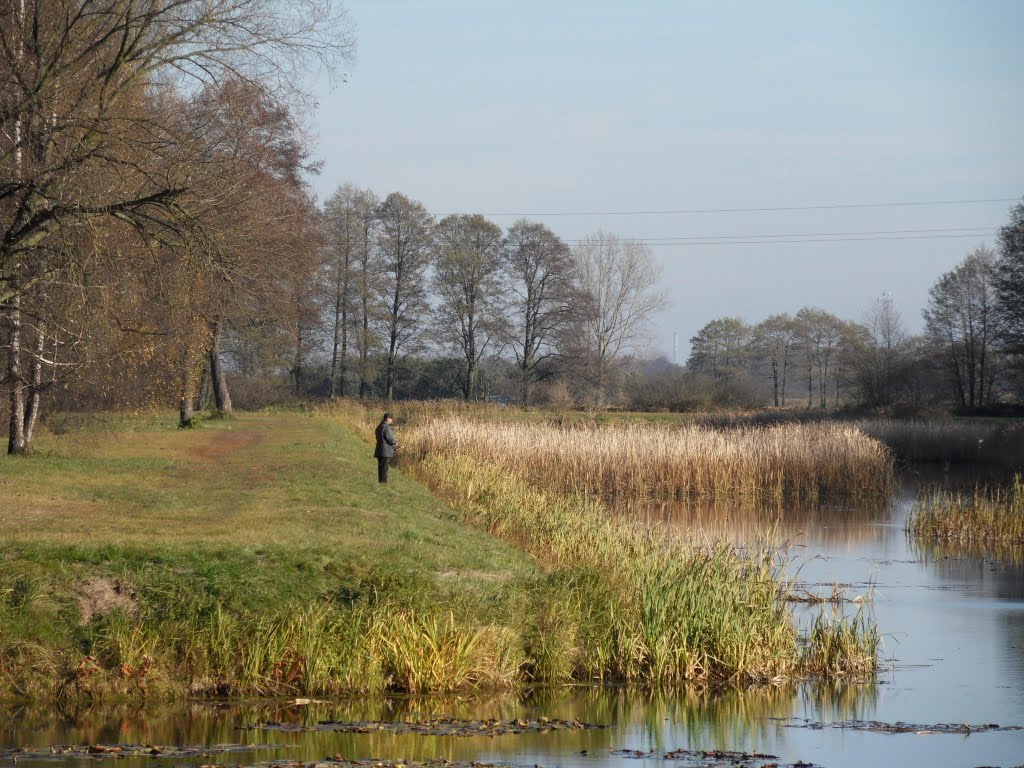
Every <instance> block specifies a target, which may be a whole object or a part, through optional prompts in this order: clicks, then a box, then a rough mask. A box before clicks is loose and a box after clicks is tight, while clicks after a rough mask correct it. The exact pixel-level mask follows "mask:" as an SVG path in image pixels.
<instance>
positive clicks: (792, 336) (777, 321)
mask: <svg viewBox="0 0 1024 768" xmlns="http://www.w3.org/2000/svg"><path fill="white" fill-rule="evenodd" d="M796 344H797V326H796V323H795V321H794V320H793V318H792V317H791V316H790V315H789V314H785V313H784V314H778V315H771V316H769V317H767V318H765V319H764V320H762V321H761V322H760V323H758V324H757V325H756V326H754V329H753V338H752V341H751V346H752V349H753V350H754V353H755V355H756V356H757V357H758V358H759V359H760V361H761V362H762V363H763V365H764V366H765V368H767V375H768V377H769V378H770V379H771V382H772V395H773V402H774V403H775V407H776V408H779V407H785V405H786V382H787V381H788V377H789V368H790V366H791V365H792V364H793V356H794V352H795V348H796Z"/></svg>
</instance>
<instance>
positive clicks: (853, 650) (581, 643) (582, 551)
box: [414, 455, 877, 688]
mask: <svg viewBox="0 0 1024 768" xmlns="http://www.w3.org/2000/svg"><path fill="white" fill-rule="evenodd" d="M414 471H415V472H417V473H419V474H420V475H421V476H422V478H423V479H424V480H425V481H427V482H429V483H431V484H432V485H433V486H434V487H435V488H436V489H437V490H438V491H439V492H440V493H442V494H444V495H446V496H447V497H448V499H449V501H450V503H451V504H452V505H453V506H454V507H456V508H457V509H459V510H460V511H461V512H462V514H463V515H465V517H466V519H467V520H468V521H469V522H471V523H473V524H475V525H478V526H481V527H483V528H485V529H487V530H490V531H491V532H492V533H494V534H496V535H499V536H501V537H503V538H505V539H507V540H510V541H513V542H515V543H517V544H518V545H519V546H521V547H523V548H524V549H526V550H527V551H528V552H530V553H531V554H532V555H533V556H534V557H536V558H537V559H538V560H540V561H541V562H543V563H547V564H548V565H549V567H550V568H552V569H553V574H552V578H554V579H556V580H558V579H561V581H562V583H561V584H560V585H556V587H555V588H554V589H553V590H550V591H549V592H548V595H549V597H550V596H555V599H556V602H555V604H554V605H552V606H550V610H549V611H548V613H547V616H546V617H542V619H541V620H540V621H539V622H538V624H537V626H536V627H535V628H534V630H533V637H532V638H528V640H527V643H526V651H527V656H528V658H529V659H531V662H532V664H533V665H534V668H533V669H531V670H529V671H530V674H531V676H532V677H533V679H536V680H540V681H547V682H567V681H570V680H581V681H582V680H588V681H600V682H626V683H639V684H643V685H648V686H652V687H658V688H674V687H678V686H680V685H683V684H685V683H686V682H694V681H703V682H713V683H721V682H733V683H743V684H746V683H752V682H767V681H776V680H781V679H786V678H790V677H793V676H801V675H805V674H809V675H814V676H818V677H835V676H839V675H859V674H866V673H868V672H870V671H873V670H874V666H873V664H874V661H873V659H874V656H873V655H872V654H873V650H874V649H875V648H876V647H877V632H876V631H875V630H874V628H873V627H867V626H866V625H865V626H857V627H848V626H845V625H844V628H845V630H846V631H847V632H848V634H849V635H850V637H852V638H854V639H855V641H854V642H852V643H850V644H847V645H843V646H841V647H838V650H836V649H835V646H837V644H836V643H834V642H833V638H832V636H829V635H826V634H824V633H820V632H819V633H817V634H814V633H812V635H811V637H810V638H809V639H807V640H806V642H805V643H804V647H803V650H801V648H800V643H799V639H798V633H797V630H796V627H795V623H794V620H793V616H792V614H791V612H790V610H789V608H788V607H787V605H786V601H785V598H786V595H787V594H788V593H789V592H790V591H791V590H792V583H791V582H790V581H789V580H788V579H787V578H786V577H785V573H784V568H785V563H784V562H783V561H782V560H781V559H780V557H779V556H778V553H777V552H776V551H775V550H772V549H769V548H764V549H760V550H757V551H744V550H740V549H738V548H736V547H733V546H731V545H729V544H726V543H723V542H698V541H693V540H690V539H688V538H684V537H681V536H678V535H673V534H671V533H670V532H668V531H666V530H664V529H662V528H660V527H657V526H648V525H642V524H640V523H637V522H630V521H626V520H619V519H614V518H612V517H610V516H609V515H608V512H607V510H606V509H605V507H604V506H603V505H602V504H601V503H600V502H599V501H597V500H595V499H593V498H591V497H588V496H586V495H584V494H565V493H561V492H558V493H551V492H546V491H542V490H539V489H536V488H532V487H530V486H526V485H524V484H523V483H521V482H519V480H518V479H517V478H516V477H514V476H512V475H510V474H509V473H508V472H505V471H503V470H502V469H501V468H498V467H495V466H493V465H491V464H488V463H486V462H485V460H484V459H481V458H477V457H468V456H458V457H442V456H436V455H431V456H427V457H426V458H425V459H424V460H423V461H422V463H420V464H418V465H416V467H415V469H414ZM858 639H859V642H857V640H858ZM826 642H828V643H831V646H832V647H833V648H832V649H831V650H827V649H823V648H822V644H823V643H826ZM844 654H849V656H848V657H847V656H846V655H844ZM868 657H870V658H871V659H872V662H871V663H870V664H869V663H867V662H866V661H865V660H866V659H867V658H868ZM822 658H827V659H829V660H830V663H829V664H822V663H821V661H820V659H822ZM847 661H848V662H849V663H847Z"/></svg>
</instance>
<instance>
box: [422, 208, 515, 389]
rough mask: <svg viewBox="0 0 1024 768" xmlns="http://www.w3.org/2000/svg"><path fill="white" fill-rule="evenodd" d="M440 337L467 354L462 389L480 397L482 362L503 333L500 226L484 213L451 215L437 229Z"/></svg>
mask: <svg viewBox="0 0 1024 768" xmlns="http://www.w3.org/2000/svg"><path fill="white" fill-rule="evenodd" d="M435 240H436V245H435V251H436V257H435V261H434V293H435V295H436V296H437V299H438V306H437V309H436V311H435V318H436V324H437V333H438V337H439V338H440V339H441V340H442V341H443V342H446V343H448V344H450V345H451V346H454V347H456V348H457V349H458V350H459V352H460V353H461V355H462V358H463V361H464V362H463V370H462V373H461V376H460V385H459V386H460V388H461V389H462V395H463V397H464V398H465V399H466V400H472V399H475V398H476V397H477V384H478V378H479V367H480V361H481V359H482V358H483V357H484V355H485V354H487V352H489V351H491V350H492V348H493V346H494V344H495V343H496V342H497V341H498V340H499V339H500V338H501V336H502V334H503V332H504V330H505V329H504V323H503V321H504V315H503V309H504V297H503V292H504V288H505V286H504V281H503V279H502V277H503V275H502V271H501V265H502V254H503V248H504V240H503V238H502V233H501V228H500V227H498V225H496V224H494V223H493V222H490V221H488V220H487V219H485V218H484V217H483V216H480V215H473V216H447V217H445V218H444V219H442V220H441V222H440V224H438V226H437V230H436V238H435Z"/></svg>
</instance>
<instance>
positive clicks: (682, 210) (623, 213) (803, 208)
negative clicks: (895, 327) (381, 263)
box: [436, 197, 1017, 217]
mask: <svg viewBox="0 0 1024 768" xmlns="http://www.w3.org/2000/svg"><path fill="white" fill-rule="evenodd" d="M1016 200H1017V198H1015V197H993V198H985V199H978V200H926V201H913V202H897V203H821V204H815V205H787V206H776V207H770V208H767V207H766V208H679V209H673V210H663V211H549V212H547V213H483V214H480V215H481V216H494V217H498V216H520V217H529V216H667V215H671V214H697V213H771V212H775V211H822V210H835V209H840V208H906V207H911V206H929V205H969V204H974V203H1013V202H1016ZM436 215H438V216H441V217H443V216H449V215H458V214H436Z"/></svg>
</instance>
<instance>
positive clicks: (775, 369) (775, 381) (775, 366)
mask: <svg viewBox="0 0 1024 768" xmlns="http://www.w3.org/2000/svg"><path fill="white" fill-rule="evenodd" d="M772 392H773V394H774V395H775V407H776V408H778V407H779V362H778V360H776V359H775V358H774V357H773V358H772Z"/></svg>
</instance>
